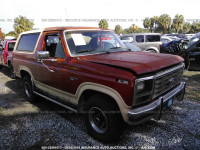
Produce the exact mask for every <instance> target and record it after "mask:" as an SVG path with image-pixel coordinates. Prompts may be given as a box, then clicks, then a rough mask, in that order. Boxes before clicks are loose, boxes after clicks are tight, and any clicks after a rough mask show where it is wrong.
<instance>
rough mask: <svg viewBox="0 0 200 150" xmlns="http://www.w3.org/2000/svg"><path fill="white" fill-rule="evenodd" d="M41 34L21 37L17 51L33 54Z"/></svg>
mask: <svg viewBox="0 0 200 150" xmlns="http://www.w3.org/2000/svg"><path fill="white" fill-rule="evenodd" d="M39 34H40V33H34V34H24V35H22V36H21V38H20V41H19V44H18V46H17V51H27V52H33V51H34V49H35V45H36V42H37V40H38V37H39Z"/></svg>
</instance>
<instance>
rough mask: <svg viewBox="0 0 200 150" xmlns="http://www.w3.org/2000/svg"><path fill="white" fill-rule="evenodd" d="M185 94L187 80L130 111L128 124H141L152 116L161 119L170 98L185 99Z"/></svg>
mask: <svg viewBox="0 0 200 150" xmlns="http://www.w3.org/2000/svg"><path fill="white" fill-rule="evenodd" d="M184 94H185V82H181V83H180V85H179V86H178V87H176V88H175V89H173V90H171V91H170V92H168V93H167V94H165V95H163V96H160V97H159V98H158V99H156V100H155V101H154V102H152V103H150V104H148V105H145V106H142V107H139V108H135V109H131V110H130V111H128V124H131V125H136V124H140V123H143V122H145V121H147V120H150V119H151V118H155V119H160V116H161V113H162V110H163V109H165V108H166V107H167V105H168V102H169V100H171V99H172V98H173V100H179V101H181V100H183V97H184Z"/></svg>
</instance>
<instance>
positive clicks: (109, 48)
mask: <svg viewBox="0 0 200 150" xmlns="http://www.w3.org/2000/svg"><path fill="white" fill-rule="evenodd" d="M117 48H121V47H111V48H109V49H117Z"/></svg>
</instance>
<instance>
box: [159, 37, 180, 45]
mask: <svg viewBox="0 0 200 150" xmlns="http://www.w3.org/2000/svg"><path fill="white" fill-rule="evenodd" d="M176 39H179V38H178V37H173V36H161V42H162V43H168V42H170V41H173V40H176Z"/></svg>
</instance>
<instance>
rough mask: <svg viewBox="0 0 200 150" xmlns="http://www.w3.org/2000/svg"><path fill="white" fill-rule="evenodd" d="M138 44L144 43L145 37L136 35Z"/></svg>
mask: <svg viewBox="0 0 200 150" xmlns="http://www.w3.org/2000/svg"><path fill="white" fill-rule="evenodd" d="M136 42H137V43H142V42H144V35H136Z"/></svg>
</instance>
